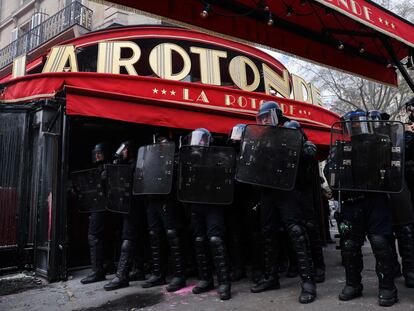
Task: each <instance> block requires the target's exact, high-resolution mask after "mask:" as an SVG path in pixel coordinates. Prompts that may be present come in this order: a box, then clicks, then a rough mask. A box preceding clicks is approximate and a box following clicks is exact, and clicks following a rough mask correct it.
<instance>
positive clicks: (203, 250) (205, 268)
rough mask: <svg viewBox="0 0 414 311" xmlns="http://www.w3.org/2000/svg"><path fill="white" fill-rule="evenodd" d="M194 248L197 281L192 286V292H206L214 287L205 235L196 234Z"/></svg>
mask: <svg viewBox="0 0 414 311" xmlns="http://www.w3.org/2000/svg"><path fill="white" fill-rule="evenodd" d="M194 250H195V253H196V260H197V265H198V277H199V281H198V283H197V285H196V286H195V287H194V288H193V293H194V294H201V293H205V292H208V291H210V290H212V289H213V288H214V281H213V276H212V274H211V270H210V263H209V261H208V251H207V241H206V238H205V237H201V236H198V237H196V238H195V242H194Z"/></svg>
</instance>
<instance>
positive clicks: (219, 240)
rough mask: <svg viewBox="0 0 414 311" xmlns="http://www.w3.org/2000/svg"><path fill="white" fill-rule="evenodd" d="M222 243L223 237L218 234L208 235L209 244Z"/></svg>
mask: <svg viewBox="0 0 414 311" xmlns="http://www.w3.org/2000/svg"><path fill="white" fill-rule="evenodd" d="M222 243H223V239H222V238H221V237H219V236H212V237H210V244H211V245H220V244H222Z"/></svg>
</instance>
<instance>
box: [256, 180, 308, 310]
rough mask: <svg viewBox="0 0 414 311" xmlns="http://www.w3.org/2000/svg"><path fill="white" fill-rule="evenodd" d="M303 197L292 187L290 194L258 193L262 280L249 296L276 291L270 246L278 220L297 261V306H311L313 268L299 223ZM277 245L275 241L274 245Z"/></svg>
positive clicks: (301, 214) (273, 191)
mask: <svg viewBox="0 0 414 311" xmlns="http://www.w3.org/2000/svg"><path fill="white" fill-rule="evenodd" d="M302 199H303V194H302V193H301V191H299V190H298V187H295V189H294V190H292V191H281V190H273V189H269V188H262V189H261V190H260V214H261V216H260V218H261V226H262V234H263V238H264V268H265V274H264V278H263V279H262V280H261V281H259V283H258V284H256V285H255V286H253V287H252V289H251V291H252V292H261V291H263V290H268V289H272V288H274V289H277V288H279V287H280V285H279V281H278V275H277V269H276V267H275V266H274V252H273V245H274V243H275V241H274V237H275V234H276V230H277V223H278V221H279V219H280V220H281V222H282V223H283V225H284V226H285V228H286V230H287V232H288V234H289V237H290V239H291V242H292V246H293V249H294V252H295V254H296V257H297V260H298V269H299V275H300V278H301V281H302V283H301V284H302V293H301V296H300V298H299V300H300V302H301V303H308V302H312V301H313V300H314V299H315V297H316V286H315V283H314V266H313V262H312V256H311V249H310V245H309V237H308V233H307V231H306V227H305V225H304V223H303V210H302V203H303V201H302ZM276 242H277V241H276Z"/></svg>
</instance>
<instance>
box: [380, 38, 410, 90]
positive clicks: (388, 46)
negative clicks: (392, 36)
mask: <svg viewBox="0 0 414 311" xmlns="http://www.w3.org/2000/svg"><path fill="white" fill-rule="evenodd" d="M382 42H383V44H384V47H385V49H386V50H387V51H388V53H389V54H390V56H391V58H392V61H393V62H394V64H395V65H396V66H397V68H398V69H399V70H400V72H401V74H402V76H403V77H404V80H405V81H406V82H407V84H408V86H409V87H410V89H411V91H413V92H414V82H413V80H412V79H411V77H410V75H409V74H408V72H407V70H406V69H405V67H404V66H403V64H401V62H400V60H399V59H398V57H397V55H396V54H395V52H394V49H393V48H392V46H391V44H390V43H389V42H388V40H387V38H384V37H383V38H382Z"/></svg>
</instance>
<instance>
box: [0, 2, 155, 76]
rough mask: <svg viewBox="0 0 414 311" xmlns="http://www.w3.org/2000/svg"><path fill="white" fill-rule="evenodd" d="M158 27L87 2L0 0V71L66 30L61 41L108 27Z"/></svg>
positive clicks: (151, 22)
mask: <svg viewBox="0 0 414 311" xmlns="http://www.w3.org/2000/svg"><path fill="white" fill-rule="evenodd" d="M160 23H161V22H160V21H159V20H156V19H153V18H150V17H146V16H142V15H138V14H135V13H132V12H127V11H123V10H121V9H119V8H118V7H114V6H107V5H103V4H99V3H96V2H93V1H87V0H0V69H1V68H4V67H5V66H8V65H9V64H10V63H11V62H12V61H13V59H14V58H15V57H17V56H19V55H21V54H27V53H29V52H30V51H33V50H35V49H38V48H39V47H41V46H42V45H44V44H45V43H47V42H48V41H51V40H52V39H53V38H55V37H57V36H60V35H62V34H64V33H65V32H68V30H69V29H72V32H70V34H68V33H66V35H65V37H64V38H65V39H70V37H76V36H78V35H81V34H84V33H86V32H89V31H92V30H97V29H102V28H106V27H111V26H120V25H138V24H160Z"/></svg>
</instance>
